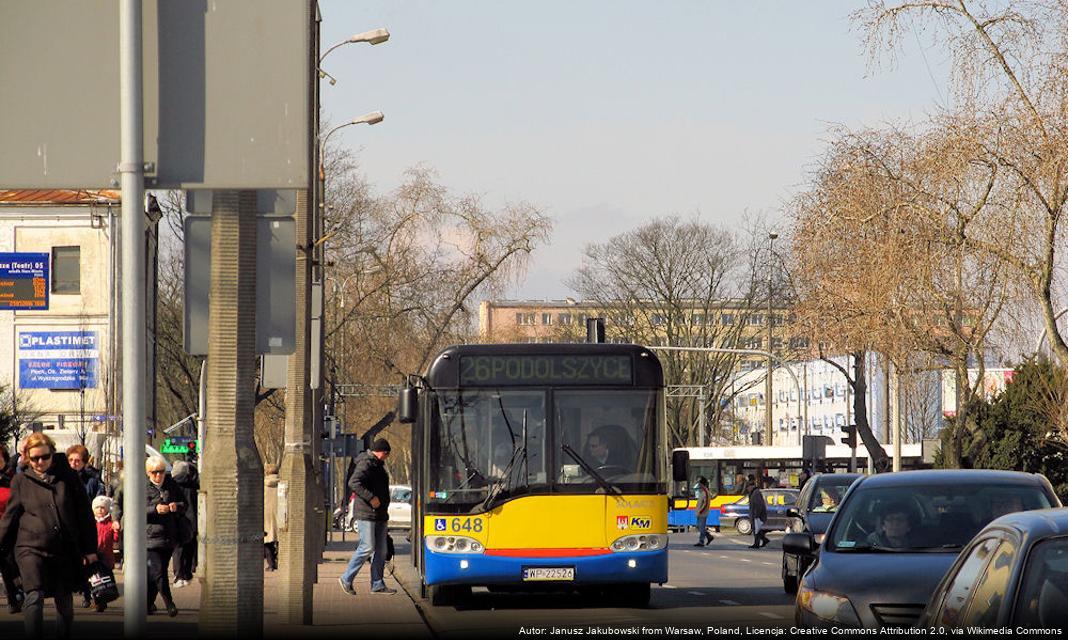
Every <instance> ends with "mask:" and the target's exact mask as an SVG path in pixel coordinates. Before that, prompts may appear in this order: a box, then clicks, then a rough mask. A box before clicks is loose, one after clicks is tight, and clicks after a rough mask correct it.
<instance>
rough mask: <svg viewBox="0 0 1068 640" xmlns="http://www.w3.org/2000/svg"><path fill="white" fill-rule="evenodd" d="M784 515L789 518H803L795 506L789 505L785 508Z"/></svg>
mask: <svg viewBox="0 0 1068 640" xmlns="http://www.w3.org/2000/svg"><path fill="white" fill-rule="evenodd" d="M786 515H787V516H789V517H791V518H801V519H802V520H804V519H805V517H804V516H802V515H801V512H800V511H798V510H797V507H790V508H789V509H787V510H786Z"/></svg>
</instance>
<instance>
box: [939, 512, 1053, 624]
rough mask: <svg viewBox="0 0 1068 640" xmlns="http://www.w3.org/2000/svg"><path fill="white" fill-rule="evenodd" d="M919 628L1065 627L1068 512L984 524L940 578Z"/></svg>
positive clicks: (1011, 517)
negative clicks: (983, 527)
mask: <svg viewBox="0 0 1068 640" xmlns="http://www.w3.org/2000/svg"><path fill="white" fill-rule="evenodd" d="M920 625H921V626H923V627H960V628H963V627H965V626H976V627H987V628H1003V629H1009V628H1013V627H1027V628H1031V629H1065V628H1068V509H1048V510H1044V511H1025V512H1023V513H1014V514H1011V515H1007V516H1002V517H1000V518H998V519H997V520H995V521H993V522H991V523H990V524H988V525H987V526H986V528H985V529H983V530H982V531H980V532H979V535H977V536H975V538H974V539H972V541H971V543H969V544H968V546H967V547H966V548H965V549H964V551H962V552H961V554H960V557H958V558H957V561H956V562H955V563H954V564H953V567H952V568H950V570H949V572H948V573H946V575H945V577H944V578H942V582H940V583H939V584H938V588H937V589H935V592H934V595H933V596H931V601H930V602H929V603H928V605H927V609H926V610H924V612H923V615H922V616H920Z"/></svg>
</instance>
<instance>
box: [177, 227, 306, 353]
mask: <svg viewBox="0 0 1068 640" xmlns="http://www.w3.org/2000/svg"><path fill="white" fill-rule="evenodd" d="M257 223H258V236H257V238H256V353H269V354H272V355H288V354H291V353H293V350H294V349H295V348H296V334H297V317H296V313H297V302H296V294H297V273H296V264H297V240H296V238H297V233H296V224H295V223H294V221H293V219H292V218H275V217H270V218H268V217H258V218H257ZM209 291H211V216H187V217H186V219H185V327H184V328H185V332H184V333H185V350H186V352H188V353H190V354H192V355H208V303H209V300H208V292H209Z"/></svg>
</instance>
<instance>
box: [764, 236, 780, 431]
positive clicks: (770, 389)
mask: <svg viewBox="0 0 1068 640" xmlns="http://www.w3.org/2000/svg"><path fill="white" fill-rule="evenodd" d="M778 237H779V234H777V233H774V232H773V233H769V234H768V315H767V318H765V322H767V325H768V353H769V354H770V353H772V349H771V290H772V273H771V266H772V264H773V262H774V261H773V260H772V257H773V256H774V255H775V250H774V246H775V239H776V238H778ZM773 368H774V363H772V361H771V356H770V355H769V356H768V375H767V380H766V381H765V384H764V387H765V388H764V393H765V395H766V397H767V400H766V402H765V403H764V406H765V407H766V412H767V416H766V417H767V424H765V425H764V430H765V432H766V433H765V434H764V435H765V442H767V443H768V444H769V445H770V444H772V441H771V438H772V435H773V434H774V429H773V425H772V415H771V396H772V393H774V391H775V388H774V383H773V381H772V370H773Z"/></svg>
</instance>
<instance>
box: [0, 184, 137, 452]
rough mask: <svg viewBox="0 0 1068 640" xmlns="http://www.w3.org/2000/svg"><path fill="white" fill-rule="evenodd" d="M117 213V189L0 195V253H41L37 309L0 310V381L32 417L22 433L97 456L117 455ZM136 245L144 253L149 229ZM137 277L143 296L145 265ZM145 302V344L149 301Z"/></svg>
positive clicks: (119, 339)
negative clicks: (43, 303)
mask: <svg viewBox="0 0 1068 640" xmlns="http://www.w3.org/2000/svg"><path fill="white" fill-rule="evenodd" d="M120 209H121V203H120V201H119V192H118V191H0V253H7V254H16V255H23V254H39V255H41V254H43V255H45V256H47V264H48V278H47V283H46V286H47V298H48V300H47V307H46V308H39V309H5V310H2V311H0V385H3V386H5V387H7V388H8V389H9V390H10V391H12V392H13V393H14V398H15V401H16V402H18V403H19V404H20V413H25V415H27V416H28V417H31V418H32V420H29V421H28V422H29V424H28V425H27V429H40V430H43V431H44V432H45V433H47V434H49V435H50V436H51V437H52V438H53V439H54V440H56V443H57V445H58V446H60V447H61V448H65V447H66V446H68V445H70V444H73V443H75V442H84V443H85V444H86V446H88V447H89V448H90V451H91V452H92V453H93V454H94V455H96V456H97V457H98V459H103V457H104V456H105V455H107V454H110V455H114V454H115V453H117V437H116V436H117V435H118V434H119V432H120V429H121V418H122V416H121V406H122V401H121V398H122V395H121V391H122V390H121V386H120V383H121V367H120V365H121V334H120V331H121V322H120V319H121V313H122V309H121V295H119V286H118V285H119V281H120V280H121V270H120V251H119V246H120V245H119V237H118V230H119V227H120V224H119V214H120ZM150 228H151V225H150ZM146 242H147V243H148V245H149V247H148V248H149V251H148V253H147V254H146V255H149V256H154V255H155V246H154V245H155V238H154V233H152V232H151V231H150V232H149V233H148V234H147V235H146ZM146 271H147V272H148V273H147V275H149V278H148V290H149V292H150V293H151V292H154V291H155V281H154V274H155V266H154V263H151V261H150V265H149V266H148V267H146ZM148 302H149V304H148V305H147V308H148V315H149V318H147V319H146V322H147V326H148V330H149V332H148V339H149V344H154V343H155V339H154V331H153V328H154V327H153V323H152V322H151V320H152V318H154V309H155V297H154V295H152V296H150V298H149V301H148ZM149 352H150V355H149V363H148V364H149V365H150V366H149V367H148V368H147V371H150V372H151V371H154V368H153V367H152V366H151V365H152V364H153V360H154V355H153V350H152V349H149ZM154 387H155V385H154V384H153V381H152V380H147V381H146V391H147V392H148V396H147V397H148V398H149V400H150V401H149V402H148V403H147V406H148V415H146V416H144V417H143V421H142V420H139V421H138V422H139V423H141V424H144V425H146V426H147V427H149V428H151V427H152V426H154V425H153V424H152V414H153V413H154V402H153V401H152V398H153V391H154ZM109 436H110V437H109ZM109 449H115V451H106V450H109Z"/></svg>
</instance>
